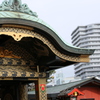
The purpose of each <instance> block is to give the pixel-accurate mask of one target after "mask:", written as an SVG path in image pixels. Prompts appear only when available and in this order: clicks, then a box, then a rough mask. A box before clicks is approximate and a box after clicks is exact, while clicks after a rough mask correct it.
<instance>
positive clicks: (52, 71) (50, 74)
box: [47, 70, 56, 83]
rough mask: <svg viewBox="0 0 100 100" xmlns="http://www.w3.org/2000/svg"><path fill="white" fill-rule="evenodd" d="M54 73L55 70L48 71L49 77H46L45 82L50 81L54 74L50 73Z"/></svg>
mask: <svg viewBox="0 0 100 100" xmlns="http://www.w3.org/2000/svg"><path fill="white" fill-rule="evenodd" d="M55 73H56V71H55V70H51V71H49V77H48V78H47V83H50V82H51V81H52V79H54V76H52V74H55Z"/></svg>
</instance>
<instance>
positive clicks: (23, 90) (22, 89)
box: [19, 83, 28, 100]
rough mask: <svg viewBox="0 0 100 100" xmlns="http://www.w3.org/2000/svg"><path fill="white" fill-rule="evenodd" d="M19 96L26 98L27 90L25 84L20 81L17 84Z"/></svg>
mask: <svg viewBox="0 0 100 100" xmlns="http://www.w3.org/2000/svg"><path fill="white" fill-rule="evenodd" d="M19 93H20V94H19V98H20V100H28V90H27V85H26V84H22V83H20V86H19Z"/></svg>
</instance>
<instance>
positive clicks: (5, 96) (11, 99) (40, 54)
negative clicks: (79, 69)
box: [0, 0, 94, 100]
mask: <svg viewBox="0 0 100 100" xmlns="http://www.w3.org/2000/svg"><path fill="white" fill-rule="evenodd" d="M31 2H32V1H31ZM93 52H94V50H90V49H81V48H76V47H73V46H71V45H68V44H65V43H64V42H63V41H62V40H61V39H60V38H59V36H58V35H57V34H56V32H55V31H54V30H53V29H52V28H51V27H50V26H49V25H48V24H46V23H45V22H44V21H42V20H41V19H39V18H38V15H37V14H36V13H35V12H33V11H32V10H30V9H29V7H28V6H27V4H22V2H21V0H9V1H7V0H4V1H3V2H2V3H1V4H0V99H1V100H28V94H27V84H29V83H31V82H34V83H35V90H36V94H35V95H36V100H47V94H46V78H47V77H48V75H47V74H48V73H47V72H48V71H50V70H55V69H58V68H62V67H65V66H68V65H71V64H75V63H78V62H89V55H91V54H93Z"/></svg>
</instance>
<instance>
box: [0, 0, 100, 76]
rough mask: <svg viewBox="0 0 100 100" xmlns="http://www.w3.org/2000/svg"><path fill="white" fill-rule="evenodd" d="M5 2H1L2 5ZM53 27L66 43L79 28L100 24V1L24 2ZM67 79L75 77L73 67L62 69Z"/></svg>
mask: <svg viewBox="0 0 100 100" xmlns="http://www.w3.org/2000/svg"><path fill="white" fill-rule="evenodd" d="M2 1H3V0H0V3H1V2H2ZM22 2H23V3H26V4H28V6H29V8H30V9H31V10H32V11H34V12H37V14H38V16H39V18H41V19H42V20H44V21H45V22H47V23H48V24H49V25H51V26H52V27H53V28H54V29H55V30H56V31H57V33H58V35H59V36H60V37H62V38H63V39H64V40H65V41H66V42H68V43H71V33H72V32H73V30H74V29H75V28H76V27H77V26H82V25H83V26H84V25H87V24H92V23H100V0H22ZM62 70H63V72H64V73H65V76H66V77H69V76H73V75H74V74H73V73H74V70H73V66H69V67H67V68H64V69H62Z"/></svg>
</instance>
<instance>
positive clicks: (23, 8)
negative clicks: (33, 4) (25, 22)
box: [0, 0, 38, 17]
mask: <svg viewBox="0 0 100 100" xmlns="http://www.w3.org/2000/svg"><path fill="white" fill-rule="evenodd" d="M0 11H15V12H23V13H27V14H30V15H32V16H35V17H38V16H37V14H36V12H33V11H32V10H30V9H29V7H28V6H27V4H22V2H21V0H9V1H7V0H4V1H3V2H2V4H1V5H0Z"/></svg>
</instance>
